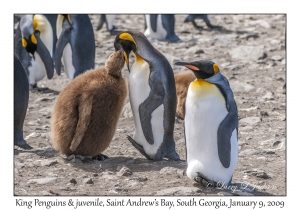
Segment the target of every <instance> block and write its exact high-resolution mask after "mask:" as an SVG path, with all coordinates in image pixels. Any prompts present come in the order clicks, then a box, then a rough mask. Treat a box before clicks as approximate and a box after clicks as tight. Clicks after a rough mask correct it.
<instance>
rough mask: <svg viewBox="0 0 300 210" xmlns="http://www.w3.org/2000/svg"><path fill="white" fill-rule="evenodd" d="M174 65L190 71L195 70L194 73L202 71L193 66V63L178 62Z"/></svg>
mask: <svg viewBox="0 0 300 210" xmlns="http://www.w3.org/2000/svg"><path fill="white" fill-rule="evenodd" d="M174 65H177V66H185V67H186V68H188V69H190V70H193V71H200V69H199V68H198V67H197V66H195V65H193V64H191V63H188V62H181V61H178V62H176V63H174Z"/></svg>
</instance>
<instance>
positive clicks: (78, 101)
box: [51, 51, 127, 157]
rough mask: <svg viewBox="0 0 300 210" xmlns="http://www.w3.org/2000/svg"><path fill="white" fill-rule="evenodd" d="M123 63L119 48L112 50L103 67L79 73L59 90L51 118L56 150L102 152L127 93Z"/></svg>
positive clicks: (113, 130) (95, 153)
mask: <svg viewBox="0 0 300 210" xmlns="http://www.w3.org/2000/svg"><path fill="white" fill-rule="evenodd" d="M124 63H125V59H124V55H123V52H122V51H116V52H114V53H113V54H112V55H110V57H109V58H108V59H107V60H106V63H105V67H104V68H98V69H95V70H90V71H87V72H85V73H83V74H81V75H79V76H78V77H76V78H75V79H74V80H73V81H71V82H70V83H69V84H68V85H67V86H66V87H65V89H64V90H62V91H61V93H60V94H59V96H58V98H57V101H56V103H55V105H54V109H53V113H52V119H51V140H52V143H53V146H54V148H55V149H56V150H58V151H59V152H60V153H62V154H65V155H67V156H69V155H72V154H74V155H82V156H92V157H98V155H100V156H99V157H101V156H104V155H101V153H102V152H103V151H104V150H105V149H106V148H107V147H108V146H109V144H110V142H111V140H112V137H113V135H114V133H115V131H116V127H117V122H118V119H119V117H120V114H121V111H122V108H123V105H124V102H125V98H126V96H127V83H126V80H125V78H123V77H122V74H121V70H122V68H123V67H124ZM104 157H105V156H104Z"/></svg>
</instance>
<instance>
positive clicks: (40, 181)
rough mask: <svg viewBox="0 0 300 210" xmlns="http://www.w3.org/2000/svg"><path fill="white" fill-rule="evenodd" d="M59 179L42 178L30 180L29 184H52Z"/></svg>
mask: <svg viewBox="0 0 300 210" xmlns="http://www.w3.org/2000/svg"><path fill="white" fill-rule="evenodd" d="M56 180H57V178H53V177H46V178H41V179H30V180H29V184H34V183H37V184H49V183H51V182H54V181H56Z"/></svg>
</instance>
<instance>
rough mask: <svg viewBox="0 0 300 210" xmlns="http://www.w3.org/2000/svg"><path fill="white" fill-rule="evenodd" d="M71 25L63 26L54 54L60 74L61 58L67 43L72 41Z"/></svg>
mask: <svg viewBox="0 0 300 210" xmlns="http://www.w3.org/2000/svg"><path fill="white" fill-rule="evenodd" d="M71 30H72V29H71V27H66V28H63V30H62V32H61V34H60V36H59V39H58V40H57V44H56V48H55V55H54V66H55V69H56V73H57V74H58V75H60V73H61V58H62V55H63V51H64V49H65V47H66V45H67V44H68V43H69V42H70V37H71Z"/></svg>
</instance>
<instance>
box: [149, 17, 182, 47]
mask: <svg viewBox="0 0 300 210" xmlns="http://www.w3.org/2000/svg"><path fill="white" fill-rule="evenodd" d="M145 18H146V30H145V32H144V34H145V36H147V37H151V38H153V39H158V40H165V39H166V40H168V41H170V42H177V41H179V40H180V39H179V37H178V36H177V35H176V34H175V16H174V14H150V15H145Z"/></svg>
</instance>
